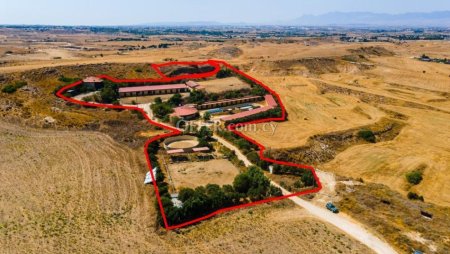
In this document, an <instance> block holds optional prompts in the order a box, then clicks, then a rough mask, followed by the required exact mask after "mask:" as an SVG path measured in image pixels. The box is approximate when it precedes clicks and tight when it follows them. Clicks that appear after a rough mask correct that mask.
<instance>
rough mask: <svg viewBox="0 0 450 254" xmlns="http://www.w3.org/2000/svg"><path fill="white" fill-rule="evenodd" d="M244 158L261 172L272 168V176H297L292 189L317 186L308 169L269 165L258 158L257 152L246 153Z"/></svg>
mask: <svg viewBox="0 0 450 254" xmlns="http://www.w3.org/2000/svg"><path fill="white" fill-rule="evenodd" d="M246 156H247V158H248V159H249V160H250V161H251V162H252V163H253V164H255V165H257V166H258V167H260V168H262V169H263V170H266V171H268V170H269V167H270V166H272V167H273V171H272V172H273V173H274V174H278V175H294V176H298V177H299V179H298V180H297V182H295V183H294V187H297V188H303V187H311V186H317V183H316V179H315V178H314V175H313V173H312V171H311V170H309V169H304V168H298V167H293V166H287V165H280V164H271V163H269V162H267V161H264V160H261V158H260V157H259V153H258V152H257V151H252V152H250V153H247V154H246Z"/></svg>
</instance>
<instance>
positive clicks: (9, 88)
mask: <svg viewBox="0 0 450 254" xmlns="http://www.w3.org/2000/svg"><path fill="white" fill-rule="evenodd" d="M15 91H17V88H16V87H15V86H14V85H11V84H9V85H6V86H4V87H3V88H2V92H4V93H14V92H15Z"/></svg>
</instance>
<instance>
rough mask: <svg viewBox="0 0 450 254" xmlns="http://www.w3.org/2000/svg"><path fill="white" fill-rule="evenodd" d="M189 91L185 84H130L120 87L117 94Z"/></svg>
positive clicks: (134, 94)
mask: <svg viewBox="0 0 450 254" xmlns="http://www.w3.org/2000/svg"><path fill="white" fill-rule="evenodd" d="M184 92H189V88H188V87H187V86H186V85H185V84H168V85H155V86H130V87H120V88H119V95H120V96H122V97H124V96H140V95H154V94H171V93H184Z"/></svg>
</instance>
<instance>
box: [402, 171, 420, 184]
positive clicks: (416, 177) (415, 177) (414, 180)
mask: <svg viewBox="0 0 450 254" xmlns="http://www.w3.org/2000/svg"><path fill="white" fill-rule="evenodd" d="M422 179H423V177H422V172H421V171H419V170H414V171H411V172H409V173H407V174H406V180H408V182H409V183H410V184H414V185H417V184H419V183H420V182H421V181H422Z"/></svg>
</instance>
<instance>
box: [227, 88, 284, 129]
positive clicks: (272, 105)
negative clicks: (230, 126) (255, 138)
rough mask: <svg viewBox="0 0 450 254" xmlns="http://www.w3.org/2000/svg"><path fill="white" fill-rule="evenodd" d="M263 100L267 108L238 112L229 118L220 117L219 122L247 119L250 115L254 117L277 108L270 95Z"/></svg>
mask: <svg viewBox="0 0 450 254" xmlns="http://www.w3.org/2000/svg"><path fill="white" fill-rule="evenodd" d="M264 99H265V100H266V103H267V106H265V107H262V108H256V109H250V110H248V111H244V112H240V113H237V114H234V115H231V116H226V117H222V118H221V119H220V120H222V121H224V122H226V121H232V120H236V119H239V118H244V117H248V116H251V115H255V114H259V113H262V112H266V111H268V110H270V109H273V108H275V107H276V106H278V104H277V102H276V101H275V98H273V96H272V95H271V94H268V95H266V96H264Z"/></svg>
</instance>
